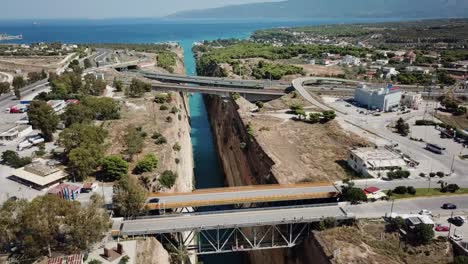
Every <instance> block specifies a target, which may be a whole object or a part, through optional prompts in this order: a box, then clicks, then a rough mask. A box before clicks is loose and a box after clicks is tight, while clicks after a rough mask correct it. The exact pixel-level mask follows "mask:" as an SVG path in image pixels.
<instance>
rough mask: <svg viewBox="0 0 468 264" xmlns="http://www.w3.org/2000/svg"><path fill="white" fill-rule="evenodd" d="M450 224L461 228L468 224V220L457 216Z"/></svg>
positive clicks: (450, 220)
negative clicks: (467, 221) (467, 222)
mask: <svg viewBox="0 0 468 264" xmlns="http://www.w3.org/2000/svg"><path fill="white" fill-rule="evenodd" d="M449 222H450V223H452V224H454V225H456V226H458V227H460V226H462V225H463V224H464V223H465V222H466V218H465V217H463V216H455V217H453V218H450V219H449Z"/></svg>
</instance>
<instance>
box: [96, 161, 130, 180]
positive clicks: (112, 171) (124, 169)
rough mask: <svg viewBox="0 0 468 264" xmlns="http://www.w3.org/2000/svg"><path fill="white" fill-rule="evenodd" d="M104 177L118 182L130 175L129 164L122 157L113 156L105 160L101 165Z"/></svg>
mask: <svg viewBox="0 0 468 264" xmlns="http://www.w3.org/2000/svg"><path fill="white" fill-rule="evenodd" d="M101 172H102V174H103V176H104V177H105V178H106V179H107V180H110V181H116V180H119V179H120V178H122V176H124V175H127V173H128V162H126V161H125V160H123V159H122V157H121V156H117V155H112V156H108V157H106V158H104V159H103V161H102V164H101Z"/></svg>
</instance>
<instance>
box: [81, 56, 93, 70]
mask: <svg viewBox="0 0 468 264" xmlns="http://www.w3.org/2000/svg"><path fill="white" fill-rule="evenodd" d="M83 64H84V68H85V69H88V68H91V67H93V64H92V63H91V60H90V59H88V58H86V59H84V61H83Z"/></svg>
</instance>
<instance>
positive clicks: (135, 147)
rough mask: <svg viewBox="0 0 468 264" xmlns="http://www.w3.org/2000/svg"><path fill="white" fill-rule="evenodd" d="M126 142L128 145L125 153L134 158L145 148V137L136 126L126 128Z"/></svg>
mask: <svg viewBox="0 0 468 264" xmlns="http://www.w3.org/2000/svg"><path fill="white" fill-rule="evenodd" d="M124 143H125V146H126V149H125V153H126V154H127V155H128V157H129V159H130V160H132V159H133V156H134V155H135V154H138V153H140V152H141V151H142V150H143V143H144V137H143V134H142V133H141V131H139V130H138V129H137V128H136V127H134V126H128V127H127V128H126V129H125V135H124Z"/></svg>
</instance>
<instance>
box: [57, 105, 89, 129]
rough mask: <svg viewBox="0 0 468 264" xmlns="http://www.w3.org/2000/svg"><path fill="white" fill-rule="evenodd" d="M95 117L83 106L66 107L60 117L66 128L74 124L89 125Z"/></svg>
mask: <svg viewBox="0 0 468 264" xmlns="http://www.w3.org/2000/svg"><path fill="white" fill-rule="evenodd" d="M94 117H95V114H94V112H93V110H92V109H90V108H89V107H86V106H85V105H83V104H73V105H69V106H67V108H66V109H65V112H64V113H63V114H62V115H61V116H60V118H61V119H62V121H63V123H64V124H65V126H66V127H69V126H71V125H73V124H76V123H89V122H91V121H92V120H93V119H94Z"/></svg>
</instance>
